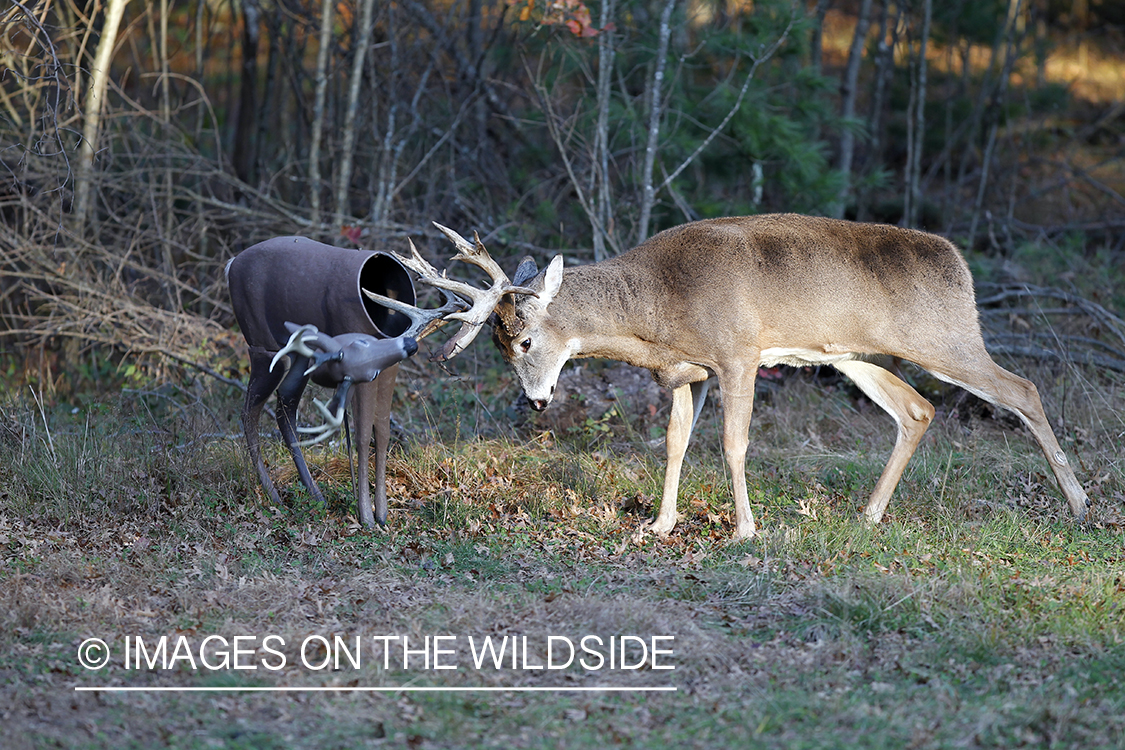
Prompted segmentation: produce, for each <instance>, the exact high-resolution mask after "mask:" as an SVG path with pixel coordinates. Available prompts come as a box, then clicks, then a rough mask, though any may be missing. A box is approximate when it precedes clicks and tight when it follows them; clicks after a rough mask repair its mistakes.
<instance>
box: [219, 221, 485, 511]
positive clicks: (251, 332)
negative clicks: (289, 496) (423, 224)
mask: <svg viewBox="0 0 1125 750" xmlns="http://www.w3.org/2000/svg"><path fill="white" fill-rule="evenodd" d="M226 277H227V285H228V287H229V290H230V296H231V304H232V307H233V308H234V314H235V318H236V319H237V321H238V325H239V327H240V328H241V331H242V335H243V337H244V338H245V339H246V343H247V345H248V347H249V351H250V378H249V382H248V383H247V388H246V400H245V403H244V404H243V407H242V416H241V420H242V428H243V431H244V433H245V437H246V447H247V451H248V452H249V454H250V461H251V462H252V463H253V464H254V467H255V469H256V470H257V473H258V478H259V480H260V481H261V483H262V486H263V487H264V488H265V490H266V492H267V493H268V494H269V496H270V499H271V501H272V502H274V503H275V504H279V503H280V499H279V497H278V494H277V489H276V488H275V487H274V484H273V481H272V480H271V478H270V475H269V472H268V471H267V470H266V467H265V464H264V463H263V461H262V457H261V450H260V446H259V438H258V423H259V421H260V419H261V414H262V408H263V407H264V405H265V402H266V400H267V399H268V398H269V397H270V394H272V393H274V392H275V391H276V392H277V426H278V429H279V430H280V431H281V435H282V438H283V440H284V441H285V444H286V447H288V449H289V452H290V453H291V454H292V456H293V462H294V464H296V467H297V473H298V475H299V476H300V478H301V482H302V483H303V484H304V485H305V487H306V488H308V490H309V492H310V494H312V496H313V497H314V498H316V499H317V500H319V501H321V502H323V500H324V496H323V494H322V493H321V491H320V488H319V487H318V486H317V484H316V482H314V481H313V479H312V475H311V474H310V473H309V469H308V466H307V464H306V463H305V459H304V456H303V454H302V453H301V448H300V440H299V439H298V431H297V424H296V421H297V405H298V403H299V402H300V399H301V394H302V393H303V392H304V390H305V386H306V385H307V383H308V381H309V379H310V377H311V378H312V379H313V381H314V382H317V383H321V384H325V385H328V386H330V387H337V389H338V390H337V394H336V397H335V398H334V399H333V401H332V402H331V404H330V405H329V406H328V407H325V406H323V405H320V406H319V411H320V412H321V414H322V415H324V416H325V417H326V419H327V423H326V425H324V426H322V427H320V428H315V429H314V430H313V432H315V433H317V434H318V435H319V437H318V438H315V439H317V440H319V439H324V438H325V437H327V436H328V435H329V434H331V432H332V431H334V429H335V428H338V427H339V425H340V424H341V423H342V421H343V408H344V405H345V401H346V398H347V395H348V391H349V390H350V391H351V392H352V393H353V394H354V395H353V401H354V405H355V408H354V412H355V425H356V430H355V432H356V440H355V441H356V449H357V452H358V456H359V460H358V464H359V469H358V472H357V474H358V481H357V489H356V492H357V500H356V505H357V508H358V513H359V520H360V522H361V523H363V524H364V525H365V526H373V525H374V524H375V523H378V524H379V525H380V526H383V525H385V524H386V520H387V489H386V458H387V445H388V442H389V439H390V407H391V395H392V393H393V391H394V383H395V377H396V375H397V373H398V362H399V361H401V360H402V359H404V358H405V357H408V356H410V354H412V353H413V352H414V350H416V349H417V343H416V342H417V340H418V339H421V338H422V337H424V336H425V335H427V334H429V333H430V332H432V331H433V330H434V329H435V328H436V327H437V326H439V325H440V324H441V319H442V317H443V316H445V315H448V314H449V313H452V312H457V311H459V310H461V309H463V305H462V304H461V303H460V302H458V301H457V300H455V299H453V298H452V297H450V296H448V295H447V296H446V304H445V305H443V307H441V308H438V309H434V310H419V309H417V308H415V307H414V302H415V294H414V285H413V283H412V282H411V280H410V275H409V274H408V273H407V272H406V270H405V269H404V268H403V266H402V264H401V263H399V261H398V260H396V259H395V257H394V256H392V255H389V254H387V253H383V252H377V251H362V250H351V249H347V248H340V247H333V246H331V245H326V244H323V243H320V242H316V241H314V240H310V239H307V238H304V237H275V238H273V239H269V240H266V241H264V242H260V243H258V244H257V245H254V246H252V247H249V248H247V249H245V250H243V251H242V252H241V253H239V254H238V255H237V256H235V257H234V258H233V259H232V260H231V261H230V262H229V263H228V264H227V266H226ZM368 292H371V293H375V294H377V295H379V296H380V297H381V298H382V299H385V300H388V301H389V302H390V303H391V305H392V306H397V308H398V309H391V308H390V307H385V306H383V305H381V304H379V303H378V302H375V301H373V300H371V299H369V298H368V297H367V296H366V295H365V293H368ZM287 323H288V324H290V326H288V327H287V325H286V324H287ZM302 326H304V327H305V328H302ZM314 329H315V333H314V332H313V330H314ZM386 339H392V341H381V340H386ZM313 347H315V348H316V349H318V350H319V351H314V348H313ZM283 357H286V358H288V359H290V360H291V363H290V366H289V367H288V368H287V369H286V368H280V367H278V366H277V365H278V363H279V362H280V360H281V359H282V358H283ZM318 359H319V361H318ZM310 364H311V365H312V366H311V367H310V366H309V365H310ZM368 376H370V377H368ZM345 383H346V385H345ZM341 388H342V389H343V392H342V393H341V391H340V389H341ZM373 430H374V436H375V493H374V494H375V497H374V500H375V502H374V507H373V506H372V498H371V490H370V487H369V469H368V458H369V455H370V450H371V437H372V431H373Z"/></svg>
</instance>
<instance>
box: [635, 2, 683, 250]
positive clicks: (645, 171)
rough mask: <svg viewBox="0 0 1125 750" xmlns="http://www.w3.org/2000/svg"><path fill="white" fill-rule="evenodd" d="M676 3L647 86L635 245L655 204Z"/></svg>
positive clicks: (665, 20) (664, 16)
mask: <svg viewBox="0 0 1125 750" xmlns="http://www.w3.org/2000/svg"><path fill="white" fill-rule="evenodd" d="M675 5H676V0H667V2H666V3H665V4H664V10H663V11H662V12H661V14H660V41H659V43H658V44H657V46H656V69H655V70H653V72H652V83H651V84H650V85H649V92H648V96H649V109H648V142H647V143H646V145H645V162H644V166H643V167H642V168H641V216H640V219H639V220H638V221H637V236H636V243H635V244H638V245H639V244H641V243H642V242H644V241H645V239H647V238H648V225H649V222H650V221H651V219H652V207H653V205H654V204H655V203H656V190H655V189H654V188H653V184H652V170H653V167H654V166H655V164H656V147H657V145H658V144H659V141H660V118H661V116H662V114H663V104H664V103H663V99H664V68H665V65H666V63H667V62H668V39H669V37H670V36H671V34H672V25H671V21H672V9H673V8H674V7H675Z"/></svg>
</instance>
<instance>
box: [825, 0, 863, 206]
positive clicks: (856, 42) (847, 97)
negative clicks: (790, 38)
mask: <svg viewBox="0 0 1125 750" xmlns="http://www.w3.org/2000/svg"><path fill="white" fill-rule="evenodd" d="M870 15H871V0H863V1H862V2H861V3H860V6H859V16H858V18H857V19H856V24H855V34H854V35H853V36H852V46H851V49H850V50H848V67H847V69H846V70H845V72H844V80H843V86H842V88H843V91H842V92H841V94H842V95H843V99H844V101H843V106H842V108H841V113H840V114H841V116H842V117H843V119H844V132H843V133H841V135H840V163H839V169H840V172H841V173H842V174H843V176H844V184H843V186H842V187H841V188H840V196H839V199H838V200H837V201H836V205H835V206H834V207H833V210H832V214H833V216H835V217H836V218H837V219H839V218H842V217H843V216H844V209H845V208H846V207H847V204H848V194H849V193H850V192H851V182H852V158H853V157H854V155H855V131H854V130H852V128H851V126H850V124H849V122H850V121H851V120H854V119H855V100H856V93H857V88H858V85H857V84H858V81H859V66H860V63H861V62H862V60H863V47H864V44H865V42H866V41H867V30H868V28H869V27H870V26H871V19H870Z"/></svg>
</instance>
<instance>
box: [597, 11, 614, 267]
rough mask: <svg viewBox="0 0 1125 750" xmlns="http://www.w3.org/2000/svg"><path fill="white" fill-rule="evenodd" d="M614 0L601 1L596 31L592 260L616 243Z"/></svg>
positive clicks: (605, 255) (603, 258)
mask: <svg viewBox="0 0 1125 750" xmlns="http://www.w3.org/2000/svg"><path fill="white" fill-rule="evenodd" d="M613 11H614V0H604V1H603V2H602V15H601V20H600V24H601V33H599V34H598V91H597V106H598V122H597V129H596V131H595V133H594V169H593V175H594V182H595V185H594V186H593V189H592V190H591V194H592V196H593V199H594V201H595V207H594V260H595V261H600V260H605V259H606V258H607V257H608V253H607V252H606V244H607V243H608V244H609V245H610V246H612V247H613V248H614V249H615V250H616V249H617V242H616V240H615V239H614V235H613V234H611V233H612V231H613V229H612V226H611V217H612V215H613V210H612V208H611V206H610V187H609V105H610V95H611V93H612V82H613V63H614V58H615V57H616V53H617V48H616V47H615V46H614V44H615V39H614V33H613V31H612V30H611V29H610V28H609V25H610V24H611V23H612V22H613V19H614V15H613Z"/></svg>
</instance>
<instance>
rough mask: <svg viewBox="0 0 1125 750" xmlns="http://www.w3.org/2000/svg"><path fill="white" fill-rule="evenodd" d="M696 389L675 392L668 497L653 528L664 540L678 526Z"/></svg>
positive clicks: (669, 441) (688, 387)
mask: <svg viewBox="0 0 1125 750" xmlns="http://www.w3.org/2000/svg"><path fill="white" fill-rule="evenodd" d="M691 392H692V386H691V384H687V385H681V386H679V387H678V388H676V389H674V390H673V391H672V418H671V419H669V420H668V434H667V436H666V438H665V445H666V447H667V449H668V466H667V468H666V469H665V471H664V494H663V496H662V497H661V498H660V511H659V512H658V513H657V515H656V521H654V522H653V524H652V525H651V526H650V527H649V529H650V530H652V531H653V532H655V533H657V534H660V535H661V536H663V535H666V534H668V533H669V532H670V531H671V530H672V528H673V527H674V526H675V525H676V520H677V519H678V518H679V515H678V514H677V513H676V500H677V498H678V497H679V493H680V469H681V468H682V467H683V465H684V453H685V452H686V451H687V445H688V440H689V439H690V438H691V428H692V423H693V417H694V416H695V411H694V410H693V409H692V396H691Z"/></svg>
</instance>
